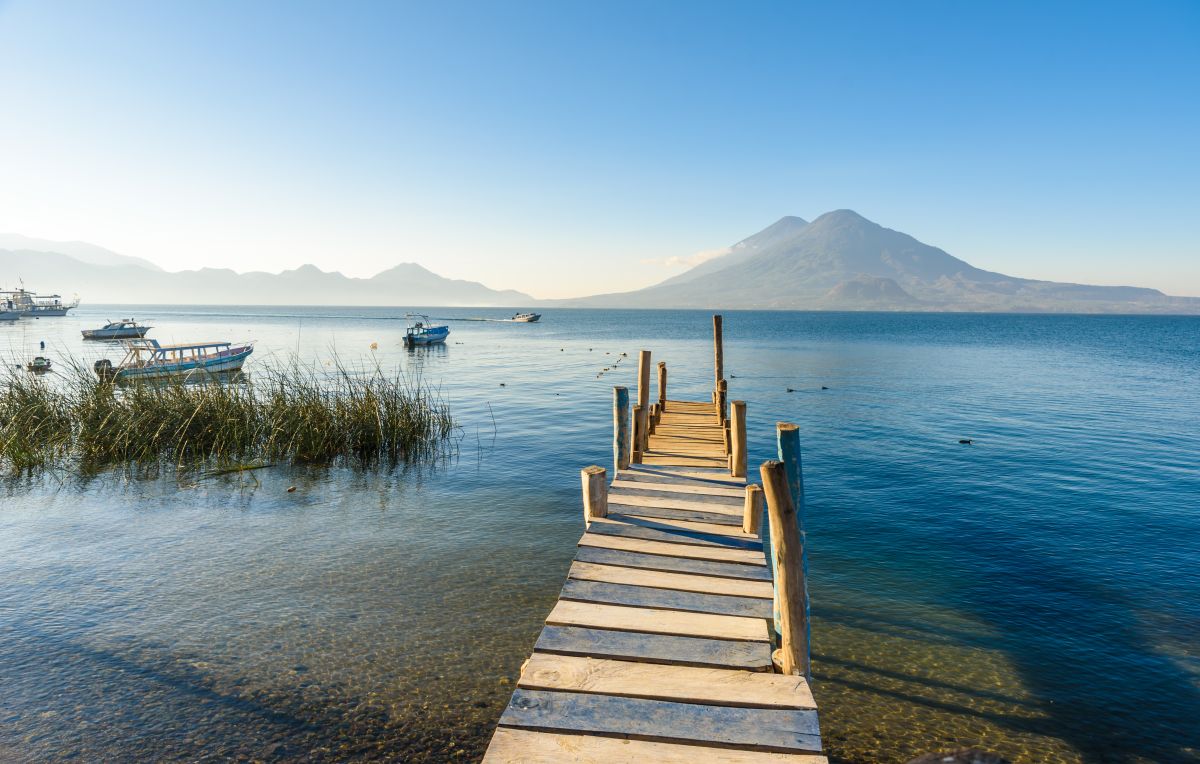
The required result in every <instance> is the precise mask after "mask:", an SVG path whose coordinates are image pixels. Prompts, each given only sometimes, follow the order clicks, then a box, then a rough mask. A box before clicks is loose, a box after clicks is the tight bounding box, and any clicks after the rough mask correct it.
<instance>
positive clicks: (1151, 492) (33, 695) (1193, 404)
mask: <svg viewBox="0 0 1200 764" xmlns="http://www.w3.org/2000/svg"><path fill="white" fill-rule="evenodd" d="M430 312H431V313H433V314H434V315H439V316H480V315H484V316H486V315H491V316H496V317H499V316H502V315H504V313H503V312H501V311H483V310H466V309H450V308H442V309H431V311H430ZM131 314H132V315H135V316H137V317H138V318H139V319H142V318H144V319H146V320H147V321H149V323H151V324H153V325H154V326H155V327H156V328H155V330H154V332H153V333H152V334H151V336H153V337H156V338H159V339H160V340H162V341H168V340H174V341H185V340H203V339H233V340H240V339H255V340H257V341H258V343H259V344H258V348H259V349H258V351H257V352H256V354H255V356H254V357H253V358H252V359H251V363H249V364H248V366H247V369H248V371H249V372H250V374H251V377H253V373H254V369H255V368H256V367H261V365H262V364H265V363H272V362H275V363H281V362H285V361H286V360H287V359H288V358H290V357H291V356H293V355H295V354H297V353H299V354H300V356H301V357H303V358H304V359H306V360H307V361H309V362H311V363H315V364H320V365H322V366H323V365H324V364H325V363H327V362H330V361H331V359H332V358H333V356H334V354H335V353H336V355H337V356H338V357H339V358H340V359H341V360H342V362H343V363H348V364H350V365H356V364H369V363H379V364H381V365H382V366H383V367H384V368H387V369H396V370H406V371H408V372H412V373H419V374H420V375H421V376H422V378H423V379H424V380H425V381H426V382H428V383H430V384H432V385H434V386H435V387H436V388H438V389H439V390H440V393H441V395H442V396H443V397H444V398H445V399H446V400H447V402H448V403H449V405H450V407H451V409H452V412H453V413H454V415H455V417H456V418H457V420H458V423H459V425H460V431H459V433H458V439H457V456H456V457H455V458H453V459H451V460H448V461H444V462H442V463H439V464H436V465H432V466H424V467H421V468H413V469H410V470H407V471H397V472H393V473H388V474H380V473H358V472H354V471H351V470H346V469H303V470H301V469H291V468H272V469H267V470H261V471H258V472H254V473H245V474H242V475H240V476H235V477H223V478H210V479H204V478H200V477H196V476H179V477H176V476H174V475H163V476H160V477H158V478H153V479H152V478H132V477H128V476H125V475H122V474H111V475H103V476H100V477H97V478H92V479H87V480H83V479H80V478H77V477H74V476H72V475H69V474H57V473H56V474H50V475H40V476H33V477H30V476H12V477H9V478H8V479H7V480H6V481H5V482H4V483H3V484H2V485H3V489H4V494H3V495H4V501H3V503H2V504H0V760H3V761H14V762H25V761H29V762H42V761H60V760H74V761H87V762H92V761H141V760H156V761H204V760H225V759H237V760H254V759H266V760H280V761H371V760H392V761H398V760H402V761H414V762H422V761H447V760H450V761H454V760H464V761H470V760H473V759H476V758H478V756H479V755H480V754H481V752H482V750H483V748H484V746H485V745H486V742H487V739H488V736H489V734H490V730H491V727H492V726H493V725H494V724H495V721H496V719H497V718H498V716H499V714H500V711H501V709H502V708H503V707H504V704H505V703H506V702H507V699H508V696H509V694H510V693H511V691H512V682H513V680H514V678H515V676H516V674H517V670H518V668H519V666H520V664H521V662H522V661H523V660H524V659H525V657H526V656H527V655H528V653H529V651H530V648H531V646H532V644H533V641H534V639H535V637H536V635H537V633H538V631H539V630H540V628H541V624H542V619H543V618H544V617H545V615H546V614H547V613H548V611H549V609H550V607H551V605H552V604H553V602H554V601H555V599H556V596H557V592H558V589H559V587H560V585H561V584H562V581H563V579H564V576H565V573H566V570H567V567H568V565H569V562H570V560H571V558H572V556H573V553H574V543H575V541H576V540H577V538H578V536H579V534H580V532H581V508H580V499H579V495H578V494H579V469H580V468H581V467H583V466H586V465H588V464H592V463H597V464H602V465H608V464H609V463H610V462H611V449H610V438H611V409H610V406H611V387H612V385H614V384H622V385H629V386H631V387H632V386H633V384H634V372H635V369H634V365H635V363H636V361H635V360H634V359H635V357H636V351H637V350H638V349H640V348H649V349H651V350H653V351H654V360H656V361H657V360H665V361H667V363H668V366H669V369H670V385H671V397H673V398H692V399H705V398H706V397H707V396H708V391H709V389H710V388H711V377H712V368H711V352H712V350H711V336H710V331H711V329H710V319H709V315H708V314H706V313H702V312H691V311H568V310H551V311H546V314H545V317H544V318H543V322H542V323H540V324H533V325H522V324H503V323H482V322H451V326H452V334H451V336H450V344H448V345H447V346H446V347H444V348H432V349H426V350H418V351H415V352H409V351H406V350H404V349H403V348H402V347H401V344H400V337H401V335H402V333H403V326H404V322H403V321H398V320H396V317H397V315H398V311H394V310H384V309H348V308H346V309H343V308H315V309H314V308H245V309H242V308H236V309H230V308H167V307H139V308H128V307H112V308H96V307H87V306H85V307H83V308H81V309H79V310H78V311H77V312H76V313H74V314H73V315H71V316H70V317H68V318H63V319H50V318H45V319H41V320H37V321H21V322H19V323H17V324H15V325H11V326H0V354H2V353H7V357H8V359H9V360H10V361H16V360H20V361H24V360H28V358H30V357H32V356H33V355H37V354H39V353H40V352H41V351H39V350H38V343H39V342H41V341H45V343H46V347H47V349H46V351H45V354H46V355H50V356H51V357H52V358H54V359H55V360H56V361H59V362H61V361H62V360H63V359H65V358H66V357H67V356H68V355H71V356H76V357H79V358H81V359H83V360H85V361H86V362H87V363H89V364H90V363H91V362H92V361H94V360H95V359H96V358H99V357H101V356H102V355H108V356H110V357H112V356H113V355H114V353H113V349H112V348H109V347H106V346H102V345H100V346H97V345H91V346H87V345H84V343H83V342H82V341H81V340H80V339H79V329H80V328H81V327H89V326H96V325H98V324H99V323H101V322H102V320H103V319H105V318H109V317H111V318H120V317H124V316H126V315H131ZM725 326H726V371H727V374H728V375H731V378H730V383H729V384H730V392H731V398H741V399H745V400H746V401H748V410H749V422H750V448H751V458H752V463H753V464H757V463H758V462H759V461H761V460H763V459H766V458H770V457H771V456H772V455H773V443H774V432H773V429H774V423H775V422H776V421H778V420H790V421H795V422H797V423H799V424H800V426H801V431H802V439H803V440H802V442H803V448H804V476H805V481H806V498H807V505H806V512H807V530H808V540H809V565H810V590H811V597H812V608H813V643H814V670H815V675H816V679H815V691H816V695H817V699H818V701H819V703H820V705H821V723H822V727H823V732H824V736H825V740H826V743H827V746H828V750H829V753H830V754H831V755H832V757H833V759H834V760H835V761H845V762H904V761H907V760H908V759H909V758H911V757H912V756H915V755H917V754H920V753H922V752H926V751H929V750H935V749H941V748H947V747H954V746H958V745H979V746H981V747H984V748H988V749H991V750H994V751H997V752H999V753H1002V754H1004V755H1005V756H1007V757H1009V758H1010V759H1011V760H1012V761H1014V762H1079V761H1086V762H1196V761H1200V384H1197V379H1198V377H1200V319H1197V318H1174V317H1102V316H1097V317H1075V316H984V315H895V314H814V313H777V312H734V313H727V314H726V316H725ZM372 343H377V349H376V350H372V349H371V344H372ZM621 353H628V354H629V355H630V357H629V358H621V356H620V354H621ZM618 359H620V362H619V363H618ZM114 360H115V358H114ZM614 364H617V365H616V367H615V368H613V365H614ZM605 367H609V368H610V370H609V371H607V372H604V371H602V370H603V369H604V368H605ZM822 386H825V387H827V388H829V389H827V390H823V389H822ZM788 388H792V389H793V390H794V392H788ZM962 438H971V439H973V440H974V445H969V446H968V445H960V444H959V440H960V439H962ZM291 486H295V487H296V489H297V490H296V491H295V492H293V493H288V492H287V489H288V488H289V487H291Z"/></svg>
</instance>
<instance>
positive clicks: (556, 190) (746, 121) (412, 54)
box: [0, 1, 1200, 298]
mask: <svg viewBox="0 0 1200 764" xmlns="http://www.w3.org/2000/svg"><path fill="white" fill-rule="evenodd" d="M829 6H833V7H829ZM1197 40H1200V4H1196V3H1194V2H1176V3H1171V2H1162V3H1151V4H1145V5H1127V4H1120V5H1117V4H1105V3H1080V4H1053V5H1052V6H1046V5H1044V4H1002V5H995V6H993V7H992V8H991V9H990V10H984V9H983V6H982V5H979V4H975V3H880V4H869V5H866V6H862V5H859V6H856V7H849V6H847V5H844V4H829V5H828V6H802V5H801V4H780V5H775V6H772V5H765V4H750V5H748V4H732V5H726V4H703V3H695V2H687V3H650V4H646V3H593V4H582V3H534V2H523V3H429V4H415V3H405V4H400V3H350V4H344V3H326V4H321V3H293V2H288V3H283V2H279V3H271V2H256V3H232V2H229V3H220V2H204V3H179V2H176V3H159V2H142V3H123V2H105V3H96V2H65V1H63V2H52V3H47V2H23V1H18V2H11V3H0V231H4V232H13V233H20V234H25V235H27V236H34V237H41V238H47V239H56V240H82V241H88V242H91V243H94V244H98V245H101V246H104V247H107V248H109V249H112V250H115V251H117V252H120V253H122V254H126V255H132V256H136V257H143V258H146V259H148V260H151V261H153V262H155V263H158V264H160V265H161V266H163V267H165V268H167V269H169V270H180V269H193V268H199V267H205V266H209V267H224V268H233V269H235V270H238V271H247V270H266V271H280V270H283V269H287V268H294V267H297V266H299V265H301V264H304V263H312V264H315V265H316V266H318V267H320V268H322V269H324V270H338V271H341V272H343V273H345V274H347V275H353V276H370V275H373V274H374V273H376V272H378V271H381V270H384V269H386V268H388V267H390V266H393V265H395V264H397V263H400V262H417V263H420V264H421V265H423V266H425V267H427V268H429V269H430V270H433V271H435V272H436V273H439V274H441V275H444V276H449V277H453V278H463V279H471V280H475V281H481V282H483V283H484V284H487V285H488V286H489V287H493V288H496V289H518V290H521V291H523V292H527V293H530V294H533V295H535V296H537V297H546V298H549V297H567V296H576V295H585V294H594V293H597V292H606V291H624V290H627V289H633V288H636V287H641V286H645V285H648V284H651V283H654V282H657V281H660V280H662V279H664V278H666V277H668V276H671V275H674V274H677V273H680V272H682V271H683V270H684V269H686V268H687V267H688V265H689V264H694V263H695V262H698V261H700V260H702V259H704V257H705V256H708V255H711V254H713V253H714V252H719V251H720V250H721V248H724V247H727V246H729V245H731V244H733V243H734V242H736V241H738V240H739V239H741V238H744V237H746V236H748V235H750V234H752V233H754V232H756V231H758V230H759V229H761V228H763V227H765V226H767V225H769V224H770V223H772V222H773V221H775V220H776V219H778V218H780V217H781V216H783V215H799V216H802V217H804V218H806V219H810V220H811V219H812V218H815V217H816V216H818V215H820V214H821V213H823V212H826V211H828V210H832V209H837V208H851V209H854V210H856V211H858V212H860V213H861V214H863V215H864V216H866V217H867V218H870V219H871V220H874V221H876V222H878V223H880V224H882V225H884V226H888V227H891V228H895V229H898V230H901V231H904V232H906V233H909V234H912V235H913V236H915V237H917V238H918V239H920V240H921V241H924V242H927V243H929V244H932V245H935V246H938V247H941V248H943V249H945V250H947V251H948V252H950V253H951V254H953V255H956V256H958V257H961V258H963V259H965V260H967V261H969V262H971V263H972V264H974V265H976V266H979V267H981V268H985V269H989V270H996V271H1002V272H1004V273H1009V274H1013V275H1017V276H1024V277H1029V278H1041V279H1052V280H1061V281H1075V282H1087V283H1095V284H1131V285H1137V286H1149V287H1155V288H1158V289H1162V290H1163V291H1166V292H1168V293H1171V294H1191V295H1200V226H1198V224H1197V221H1200V183H1197V180H1196V179H1197V178H1200V141H1198V140H1197V136H1198V135H1200V44H1197Z"/></svg>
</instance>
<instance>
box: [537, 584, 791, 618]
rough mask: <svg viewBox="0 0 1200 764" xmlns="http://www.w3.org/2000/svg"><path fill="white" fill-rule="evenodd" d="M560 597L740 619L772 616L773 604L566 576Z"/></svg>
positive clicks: (770, 602) (727, 596)
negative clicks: (737, 617) (730, 616)
mask: <svg viewBox="0 0 1200 764" xmlns="http://www.w3.org/2000/svg"><path fill="white" fill-rule="evenodd" d="M559 597H560V598H561V599H562V600H572V601H575V602H597V603H602V604H605V605H623V606H625V607H638V608H659V609H662V610H671V611H678V612H681V613H711V614H713V615H732V616H739V617H741V618H762V619H767V618H772V617H773V613H774V604H773V603H772V601H771V600H764V599H759V598H758V597H735V596H730V595H725V594H705V593H702V592H685V591H680V590H678V589H657V588H654V587H650V586H635V585H630V584H610V583H608V582H605V581H584V580H581V579H577V578H568V579H567V580H566V582H565V583H564V584H563V588H562V592H561V593H560V594H559Z"/></svg>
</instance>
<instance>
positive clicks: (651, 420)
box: [648, 403, 658, 435]
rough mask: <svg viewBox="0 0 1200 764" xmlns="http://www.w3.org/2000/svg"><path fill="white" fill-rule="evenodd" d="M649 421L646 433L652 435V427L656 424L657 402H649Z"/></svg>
mask: <svg viewBox="0 0 1200 764" xmlns="http://www.w3.org/2000/svg"><path fill="white" fill-rule="evenodd" d="M649 423H650V429H649V431H648V434H649V435H653V434H654V428H655V427H656V426H657V425H658V404H657V403H651V404H650V417H649Z"/></svg>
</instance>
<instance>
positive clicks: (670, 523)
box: [608, 507, 758, 539]
mask: <svg viewBox="0 0 1200 764" xmlns="http://www.w3.org/2000/svg"><path fill="white" fill-rule="evenodd" d="M645 509H647V508H646V507H617V508H614V509H613V511H612V512H610V513H609V516H608V517H609V519H610V520H612V521H613V522H621V523H629V524H630V525H636V526H638V527H645V526H647V525H648V524H651V523H652V524H653V527H655V528H658V529H660V530H669V531H675V530H681V531H694V532H696V533H705V534H710V535H714V536H730V537H733V538H741V539H757V538H758V536H752V535H750V534H748V533H745V532H743V531H742V526H741V523H738V524H737V525H730V524H729V523H710V522H705V521H703V520H687V519H683V518H674V517H666V516H662V515H661V513H662V512H667V511H669V510H660V514H659V516H655V515H654V514H652V513H653V510H652V509H651V510H650V513H649V514H644V513H643V512H642V510H645ZM627 510H628V511H627Z"/></svg>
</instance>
